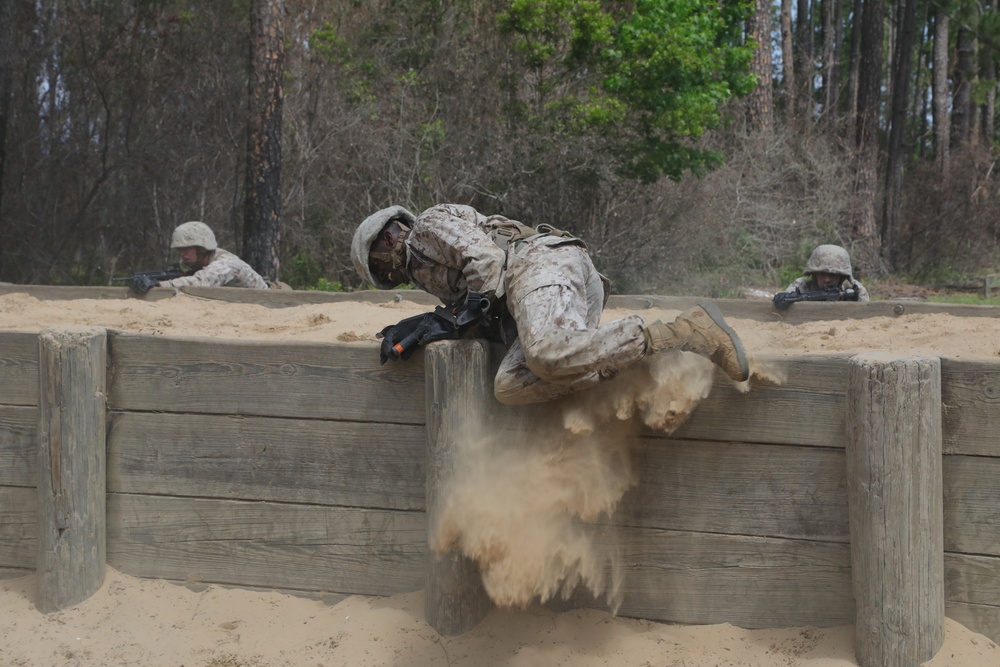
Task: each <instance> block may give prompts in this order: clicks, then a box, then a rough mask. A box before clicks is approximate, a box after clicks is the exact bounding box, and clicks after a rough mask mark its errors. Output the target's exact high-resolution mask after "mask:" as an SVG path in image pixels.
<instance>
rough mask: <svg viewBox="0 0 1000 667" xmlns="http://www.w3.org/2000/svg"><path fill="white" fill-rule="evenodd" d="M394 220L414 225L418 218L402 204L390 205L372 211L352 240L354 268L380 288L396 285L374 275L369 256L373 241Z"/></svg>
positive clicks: (359, 226)
mask: <svg viewBox="0 0 1000 667" xmlns="http://www.w3.org/2000/svg"><path fill="white" fill-rule="evenodd" d="M392 220H399V221H400V222H402V223H403V224H404V225H406V226H407V227H410V226H412V225H413V222H414V220H416V218H414V217H413V214H412V213H410V212H409V211H407V210H406V209H405V208H403V207H402V206H390V207H389V208H384V209H382V210H381V211H376V212H375V213H372V214H371V215H369V216H368V217H367V218H365V220H364V222H362V223H361V224H360V225H358V229H357V231H356V232H354V241H352V242H351V261H352V262H353V263H354V270H355V271H357V272H358V275H359V276H361V277H362V279H364V280H366V281H367V282H368V283H369V284H371V285H374V286H375V287H377V288H379V289H392V288H393V287H395V285H390V284H387V283H385V282H384V281H382V280H380V279H379V277H378V276H376V275H373V274H372V271H371V269H370V268H369V267H368V257H369V253H370V252H371V248H372V243H374V242H375V239H376V238H378V235H379V234H380V233H381V232H382V229H383V228H384V227H385V226H386V225H387V224H389V222H391V221H392Z"/></svg>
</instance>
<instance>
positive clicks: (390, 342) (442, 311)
mask: <svg viewBox="0 0 1000 667" xmlns="http://www.w3.org/2000/svg"><path fill="white" fill-rule="evenodd" d="M492 308H493V302H492V301H490V299H489V298H487V297H486V296H484V295H482V294H480V293H478V292H469V295H468V298H467V299H466V300H465V302H464V303H461V304H459V303H458V302H455V303H453V304H450V305H447V306H438V307H436V308H435V309H434V310H433V311H431V312H429V313H423V314H422V315H414V316H413V317H407V318H406V319H404V320H400V321H399V322H397V323H396V324H391V325H389V326H387V327H386V328H384V329H382V331H380V332H379V333H378V334H376V338H381V339H382V346H381V349H380V350H379V362H380V363H383V364H384V363H385V362H386V361H388V360H389V359H392V360H393V361H395V360H397V359H403V360H406V359H409V358H410V355H412V354H413V352H414V350H416V349H417V348H418V347H421V346H423V345H427V344H428V343H433V342H434V341H436V340H452V339H456V338H473V337H481V338H488V339H490V340H495V339H497V337H498V336H499V333H498V327H499V318H498V317H495V316H493V315H492V314H491V310H492Z"/></svg>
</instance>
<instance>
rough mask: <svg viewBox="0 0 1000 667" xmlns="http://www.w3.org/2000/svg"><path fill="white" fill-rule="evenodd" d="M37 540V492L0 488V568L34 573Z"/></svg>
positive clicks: (27, 488) (30, 489) (32, 488)
mask: <svg viewBox="0 0 1000 667" xmlns="http://www.w3.org/2000/svg"><path fill="white" fill-rule="evenodd" d="M37 536H38V492H37V490H36V489H35V488H34V487H7V486H0V568H11V569H12V570H15V571H17V570H20V569H26V570H34V569H35V565H36V561H37V559H38V541H37ZM12 576H21V575H12Z"/></svg>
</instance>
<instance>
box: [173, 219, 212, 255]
mask: <svg viewBox="0 0 1000 667" xmlns="http://www.w3.org/2000/svg"><path fill="white" fill-rule="evenodd" d="M191 246H201V247H202V248H204V249H205V250H215V249H216V248H218V247H219V244H218V243H217V242H216V241H215V234H214V233H212V229H211V228H210V227H209V226H208V225H206V224H205V223H204V222H198V221H196V220H192V221H191V222H185V223H184V224H183V225H178V226H177V229H175V230H174V235H173V236H172V237H171V238H170V247H171V248H190V247H191Z"/></svg>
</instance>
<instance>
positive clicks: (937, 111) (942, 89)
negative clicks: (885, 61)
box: [931, 6, 951, 174]
mask: <svg viewBox="0 0 1000 667" xmlns="http://www.w3.org/2000/svg"><path fill="white" fill-rule="evenodd" d="M933 74H934V79H933V85H932V87H931V91H932V98H933V100H934V110H933V117H934V160H935V162H936V163H937V168H938V171H940V172H941V174H947V173H948V166H949V163H950V161H951V146H950V145H949V134H950V126H949V124H948V12H947V11H946V10H944V9H942V8H941V7H939V6H935V9H934V67H933Z"/></svg>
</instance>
